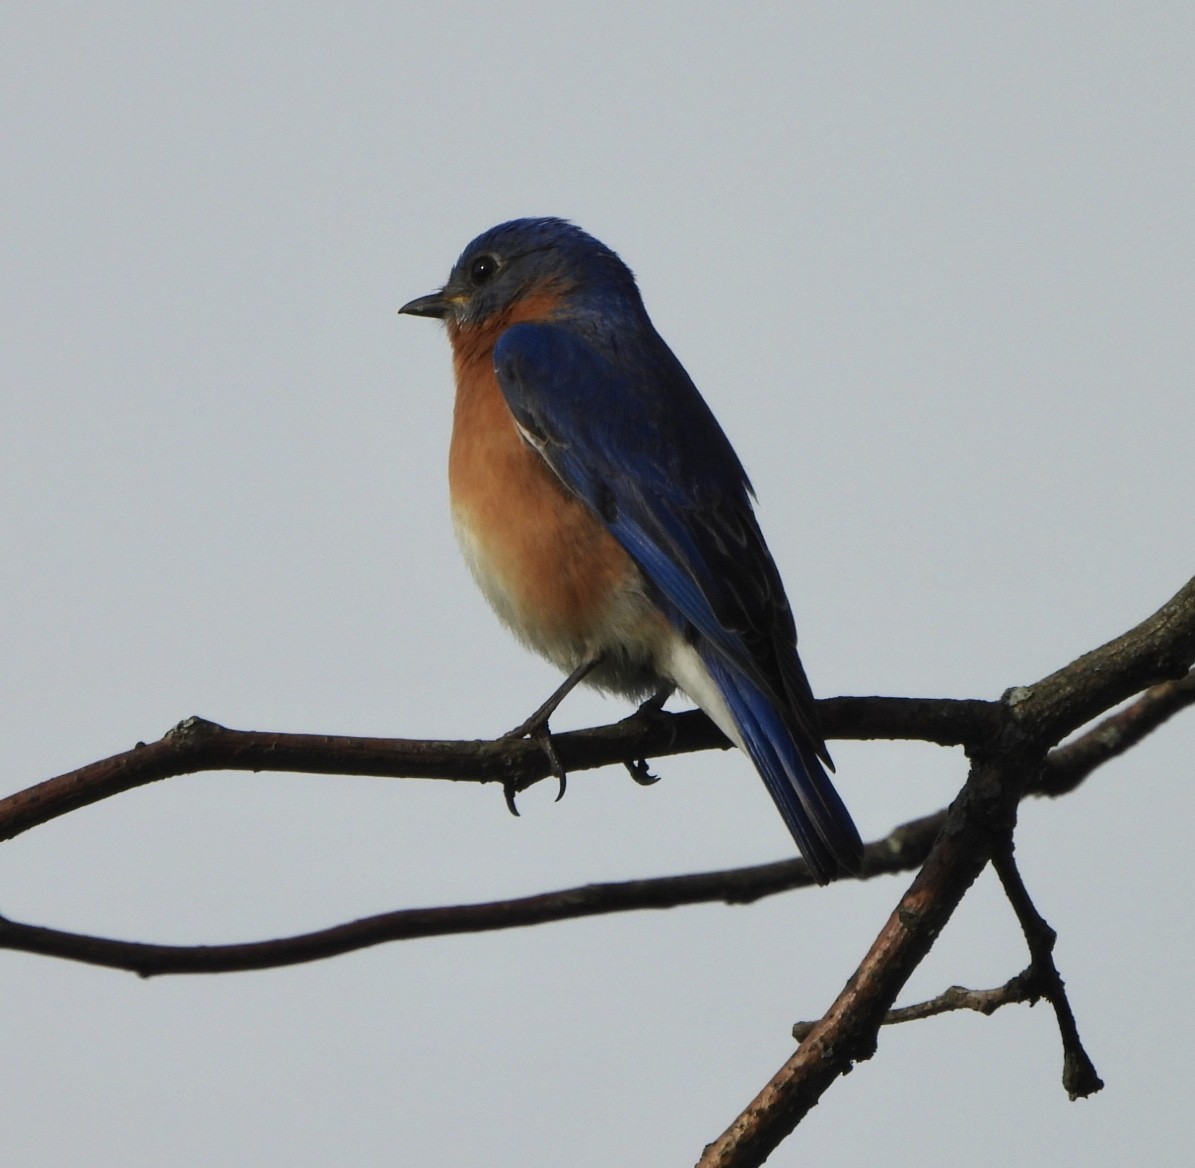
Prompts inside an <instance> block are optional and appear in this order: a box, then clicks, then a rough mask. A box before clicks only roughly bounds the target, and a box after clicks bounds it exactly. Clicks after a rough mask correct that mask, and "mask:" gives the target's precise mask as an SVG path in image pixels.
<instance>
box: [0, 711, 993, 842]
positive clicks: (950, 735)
mask: <svg viewBox="0 0 1195 1168" xmlns="http://www.w3.org/2000/svg"><path fill="white" fill-rule="evenodd" d="M819 712H821V713H822V714H823V717H824V721H825V728H826V730H827V732H828V733H829V734H830V735H831V736H832V737H836V738H910V739H923V740H925V741H927V742H937V743H940V744H942V745H947V746H949V745H970V744H972V743H976V742H982V741H983V740H984V738H986V737H987V736H989V735H990V734H991V733H992V732H993V730H994V728H995V726H996V724H997V722H998V719H999V717H1000V703H999V702H981V701H957V700H952V699H949V698H881V697H865V698H834V699H831V700H830V701H826V702H821V703H819ZM553 739H554V742H555V747H556V750H557V752H558V753H559V755H560V759H561V761H562V762H563V764H564V766H565V768H566V769H567V770H569V771H583V770H590V769H593V768H595V767H603V766H609V765H610V764H612V763H625V762H628V761H634V760H636V759H641V758H663V757H665V756H668V755H675V754H686V753H690V752H692V751H698V750H711V749H715V748H720V749H726V748H728V747H729V745H730V744H729V742H727V740H726V738H725V736H724V735H723V734H722V732H721V731H720V730H718V729H717V728H716V727H715V726H714V724H713V723H712V722H711V721H710V720H709V719H708V718H707V717H706V716H705V715H704V714H703V713H701V712H700V711H697V710H690V711H688V712H686V713H681V714H663V713H659V714H653V715H652V716H651V717H635V716H632V717H630V718H626V719H624V720H623V721H621V722H615V723H613V724H612V725H609V726H599V727H595V728H593V729H591V730H575V731H572V732H570V733H565V734H556V735H553ZM213 770H232V771H288V772H300V773H304V774H337V775H373V776H376V777H381V778H419V779H447V780H450V781H453V782H469V783H500V784H502V786H503V787H504V788H507V789H511V790H514V791H522V790H525V789H526V788H527V787H530V786H531V785H532V784H533V783H537V782H539V781H540V780H541V779H543V778H545V777H547V776H548V775H549V774H550V773H551V767H550V764H549V760H548V758H547V756H546V755H545V753H544V751H543V748H542V747H541V746H539V745H537V744H536V743H534V742H532V741H530V740H528V739H521V740H520V739H514V740H512V739H505V738H500V739H497V740H496V741H493V742H485V741H475V742H438V741H433V740H419V739H410V738H354V737H347V736H342V735H333V734H275V733H269V732H263V731H257V730H230V729H227V728H226V727H224V726H218V725H217V724H216V723H215V722H208V721H206V720H205V719H203V718H195V717H192V718H187V719H186V720H185V721H182V722H180V723H179V724H178V725H177V726H175V727H174V729H172V730H169V731H167V733H166V734H165V735H164V736H163V737H162V738H160V739H159V740H158V741H157V742H153V743H150V744H149V745H146V744H145V743H138V744H137V746H135V747H134V748H133V749H132V750H129V751H125V752H124V753H123V754H116V755H113V756H112V757H111V758H105V759H101V760H100V761H99V762H93V763H90V764H88V765H87V766H84V767H80V768H79V769H78V770H75V771H70V772H68V773H67V774H64V775H59V776H57V777H56V778H53V779H47V780H46V781H45V782H42V783H38V784H36V785H35V786H32V787H29V788H27V789H26V790H24V791H18V792H16V793H15V794H13V795H9V796H8V797H7V798H4V799H0V840H5V839H11V838H12V837H13V836H16V835H19V834H20V833H21V832H24V831H28V830H29V829H30V828H31V827H36V826H38V825H39V824H42V823H46V822H48V821H49V820H51V819H55V818H57V817H58V816H60V815H66V814H67V813H68V812H71V811H77V810H78V809H79V808H80V807H87V806H89V805H90V804H92V803H98V802H99V801H100V800H102V799H107V798H110V797H111V796H113V795H117V794H120V793H121V792H122V791H130V790H132V789H133V788H135V787H142V786H146V785H147V784H149V783H155V782H158V781H159V780H161V779H166V778H171V777H174V776H176V775H187V774H194V773H195V772H197V771H213Z"/></svg>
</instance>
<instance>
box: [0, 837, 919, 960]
mask: <svg viewBox="0 0 1195 1168" xmlns="http://www.w3.org/2000/svg"><path fill="white" fill-rule="evenodd" d="M942 821H943V816H942V814H938V815H931V816H928V817H926V818H925V819H918V820H913V821H912V822H910V823H906V824H903V825H902V826H900V827H898V828H896V829H895V830H894V831H892V832H891V833H889V835H888V836H886V837H885V838H884V839H881V840H877V841H876V842H875V843H873V844H871V845H869V846H868V848H867V851H866V854H865V859H864V865H865V867H864V872H863V877H864V878H870V877H873V876H883V875H887V874H889V873H892V872H899V871H902V870H906V869H908V868H910V867H915V866H916V865H917V864H918V863H920V861H921V859H922V858H924V856H925V855H926V853H928V851H929V848H930V845H931V843H932V842H933V840H934V837H935V836H936V835H937V834H938V830H939V829H940V827H941V825H942ZM813 884H814V881H813V878H812V877H811V876H810V874H809V868H808V867H807V866H806V864H805V861H804V860H801V859H792V860H783V861H780V862H778V863H774V864H758V865H755V866H753V867H749V868H729V869H726V870H723V871H718V872H699V873H694V874H691V875H684V876H658V877H654V878H651V879H644V880H624V881H618V882H611V883H603V884H587V885H583V886H580V887H577V888H564V889H560V890H559V891H556V892H546V893H541V894H538V895H535V896H523V897H516V898H513V899H510V900H498V901H490V902H487V903H481V904H462V905H451V906H448V907H443V908H413V909H400V910H398V911H396V912H388V913H381V914H379V915H377V916H372V917H364V918H362V919H361V920H357V921H349V922H347V923H346V924H341V925H336V926H334V927H332V928H328V929H319V930H316V931H314V932H311V933H302V934H300V935H298V936H293V937H280V938H277V939H273V940H268V941H252V942H248V943H245V944H234V945H152V944H145V943H142V942H135V941H117V940H113V939H111V938H107V937H95V936H90V935H87V934H84V933H71V932H66V931H64V930H60V929H48V928H44V927H42V926H40V925H28V924H23V923H21V922H19V921H13V920H9V919H7V918H4V917H0V949H13V950H17V951H20V952H24V953H37V954H41V955H42V956H45V957H61V958H65V959H67V960H70V961H81V962H85V963H86V964H89V965H101V966H106V967H107V968H109V969H125V970H128V971H130V972H132V973H136V974H139V975H140V976H141V977H153V976H156V975H159V974H180V973H232V972H237V971H244V970H250V969H274V968H277V967H279V966H283V965H297V964H300V963H302V962H307V961H320V960H323V959H324V958H328V957H337V956H339V955H340V954H342V953H349V952H352V951H353V950H356V949H367V948H369V947H371V946H373V945H381V944H385V943H386V942H389V941H409V940H413V939H415V938H418V937H443V936H449V935H452V934H455V933H479V932H490V931H494V930H498V929H516V928H524V927H526V926H528V925H541V924H546V923H548V922H551V921H563V920H572V919H575V918H577V917H589V916H600V915H604V914H606V913H617V912H632V911H639V910H642V909H666V908H676V907H679V906H680V905H687V904H705V903H710V902H716V901H722V902H723V903H726V904H749V903H751V902H753V901H756V900H759V899H761V898H763V897H765V896H775V895H776V894H778V893H781V892H788V891H790V890H791V889H794V888H805V887H810V886H813Z"/></svg>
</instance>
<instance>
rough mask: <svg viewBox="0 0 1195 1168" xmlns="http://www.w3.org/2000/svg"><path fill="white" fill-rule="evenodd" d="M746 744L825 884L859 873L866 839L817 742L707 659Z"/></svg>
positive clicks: (726, 669) (748, 683)
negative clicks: (840, 794) (824, 763)
mask: <svg viewBox="0 0 1195 1168" xmlns="http://www.w3.org/2000/svg"><path fill="white" fill-rule="evenodd" d="M706 667H707V668H708V669H709V671H710V674H711V675H712V677H713V679H714V682H715V684H716V685H717V687H718V689H719V690H720V691H721V693H722V696H723V697H724V698H725V700H726V705H727V707H728V708H729V710H730V713H731V716H732V717H733V719H734V722H735V725H736V726H737V727H738V729H739V732H740V734H741V736H742V740H743V746H744V747H745V748H746V751H747V754H748V755H749V756H750V758H751V761H752V762H753V763H754V764H755V767H756V769H757V770H758V771H759V773H760V776H761V777H762V778H763V781H764V785H765V786H766V787H767V789H768V793H769V794H770V795H771V796H772V800H773V801H774V802H775V804H776V807H777V809H778V810H779V812H780V815H781V817H782V818H783V819H784V822H785V823H786V824H787V826H788V830H789V831H790V832H792V836H793V839H794V840H796V843H797V847H799V848H800V849H801V855H802V856H804V857H805V862H806V863H807V864H808V865H809V868H810V870H811V871H812V872H813V875H814V878H815V879H816V880H817V881H818V883H819V884H825V883H826V882H827V881H828V880H830V879H832V878H833V877H835V876H837V875H839V874H840V873H844V872H848V873H849V872H858V871H859V869H860V867H861V866H862V862H863V841H862V840H861V839H860V838H859V832H858V830H857V829H856V827H855V824H854V822H853V821H852V819H851V816H850V812H849V811H847V809H846V806H845V805H844V804H843V802H842V800H841V799H840V798H839V797H838V792H837V791H835V790H834V787H833V784H832V783H831V782H830V778H829V776H828V775H827V774H826V771H825V769H824V767H823V766H822V764H821V762H820V761H819V760H818V757H817V753H816V751H815V750H814V748H813V745H812V744H811V743H808V742H805V741H803V736H802V735H800V734H799V733H798V732H795V731H794V730H793V728H792V727H791V726H790V725H789V724H788V723H787V722H786V720H785V718H784V717H783V716H782V714H781V713H780V711H778V710H777V709H776V707H775V705H774V704H773V703H772V701H771V700H770V699H769V698H768V697H767V696H766V695H764V694H763V693H761V692H760V690H759V689H758V687H756V686H755V685H754V684H753V683H752V682H751V681H749V680H748V679H747V678H745V677H743V676H742V674H740V673H739V672H738V671H737V670H735V669H734V668H733V667H731V666H728V665H726V664H725V663H724V662H722V661H720V660H718V659H716V658H714V659H708V658H707V660H706Z"/></svg>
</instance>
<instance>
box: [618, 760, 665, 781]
mask: <svg viewBox="0 0 1195 1168" xmlns="http://www.w3.org/2000/svg"><path fill="white" fill-rule="evenodd" d="M622 765H623V766H624V767H626V768H627V771H628V772H629V773H630V776H631V778H632V779H634V780H635V782H637V783H638V784H639V786H641V787H650V786H652V785H653V784H654V783H658V782H659V781H660V776H659V775H653V774H652V773H651V771H649V770H648V769H647V759H645V758H637V759H632V760H631V761H629V762H624V763H623V764H622Z"/></svg>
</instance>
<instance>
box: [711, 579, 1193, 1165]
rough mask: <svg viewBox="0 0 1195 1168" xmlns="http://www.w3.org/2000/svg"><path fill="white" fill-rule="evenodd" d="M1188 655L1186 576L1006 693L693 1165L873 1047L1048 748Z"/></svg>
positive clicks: (751, 1159) (739, 1142) (726, 1151)
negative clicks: (858, 958) (1135, 618)
mask: <svg viewBox="0 0 1195 1168" xmlns="http://www.w3.org/2000/svg"><path fill="white" fill-rule="evenodd" d="M1193 662H1195V579H1193V580H1191V581H1189V582H1188V583H1187V584H1186V585H1185V586H1184V588H1182V589H1181V590H1180V591H1179V592H1178V593H1177V594H1176V595H1175V596H1174V597H1173V598H1172V599H1171V600H1170V601H1168V602H1167V603H1166V604H1165V605H1163V606H1162V608H1161V609H1159V610H1158V611H1157V612H1156V613H1154V615H1153V616H1151V617H1149V618H1148V619H1147V620H1145V621H1142V622H1141V623H1140V624H1139V625H1137V626H1136V628H1134V629H1132V630H1130V631H1129V632H1127V633H1125V634H1124V635H1123V636H1120V637H1117V638H1116V639H1115V640H1114V641H1110V642H1108V644H1106V645H1104V646H1102V647H1101V648H1099V649H1096V650H1094V651H1093V652H1091V653H1087V654H1085V655H1084V656H1083V657H1080V658H1079V659H1078V661H1076V662H1074V663H1073V664H1072V665H1069V666H1067V667H1066V668H1065V669H1062V670H1059V671H1058V672H1056V673H1054V674H1051V675H1050V676H1049V677H1046V678H1044V679H1042V680H1041V681H1040V682H1038V683H1036V684H1035V685H1033V686H1029V687H1021V688H1018V689H1014V690H1010V691H1009V692H1008V693H1007V694H1006V695H1005V703H1006V705H1007V709H1008V717H1007V719H1006V721H1005V724H1004V727H1003V728H1002V730H1001V732H1000V734H999V735H998V736H997V737H996V738H995V740H994V741H992V742H991V743H989V744H988V745H986V746H985V747H984V748H983V750H982V751H976V752H974V761H973V764H972V767H971V773H970V775H969V776H968V778H967V782H966V784H965V785H964V787H963V789H962V791H961V792H960V794H959V797H958V798H957V799H956V800H955V801H954V803H953V804H952V805H951V807H950V809H949V811H948V813H947V817H946V823H945V826H944V827H943V830H942V832H941V834H940V835H939V836H938V839H937V841H936V842H935V844H934V846H933V848H932V849H931V851H930V854H929V856H928V858H927V859H926V862H925V864H924V866H923V867H922V869H921V871H920V872H919V873H918V874H917V876H916V878H915V879H914V880H913V883H912V885H910V887H909V889H908V891H907V892H906V893H905V894H904V896H903V897H902V898H901V900H900V903H899V904H898V905H897V907H896V909H895V911H894V912H893V913H892V915H891V916H890V917H889V918H888V920H887V922H886V923H885V925H884V927H883V929H881V931H880V934H879V936H878V937H877V938H876V940H875V941H874V943H873V944H872V946H871V949H870V950H869V951H868V953H867V955H866V956H865V957H864V959H863V961H862V963H861V964H860V966H859V968H858V969H857V970H856V971H855V973H854V974H853V975H852V977H851V978H850V980H849V981H848V982H847V984H846V986H845V988H844V989H843V990H842V992H841V993H840V994H839V996H838V998H837V999H836V1000H835V1002H834V1003H833V1005H832V1006H831V1007H830V1009H829V1010H828V1011H827V1012H826V1014H825V1015H824V1016H823V1017H822V1019H821V1020H820V1021H819V1022H818V1023H817V1024H816V1025H815V1026H814V1027H813V1029H812V1030H811V1031H810V1032H809V1034H808V1036H807V1037H806V1039H805V1041H804V1042H802V1043H801V1045H800V1047H798V1049H797V1051H796V1052H795V1053H794V1054H793V1055H792V1057H791V1058H789V1059H788V1060H787V1062H785V1064H784V1065H783V1066H782V1067H781V1068H780V1070H779V1071H777V1072H776V1074H775V1075H774V1076H773V1077H772V1079H771V1080H770V1081H769V1082H768V1083H767V1085H766V1086H765V1087H764V1088H763V1090H762V1091H760V1093H759V1094H758V1095H757V1096H756V1097H755V1099H753V1100H752V1101H751V1103H750V1104H748V1106H747V1107H746V1108H745V1109H744V1110H743V1111H742V1112H741V1113H740V1115H739V1116H738V1117H737V1118H736V1119H735V1120H734V1122H733V1123H732V1124H731V1125H730V1127H728V1128H727V1129H726V1131H725V1132H723V1133H722V1135H721V1136H719V1137H718V1138H717V1139H716V1140H715V1141H714V1142H713V1143H711V1144H709V1145H708V1146H707V1147H706V1149H705V1152H704V1154H703V1155H702V1157H701V1159H700V1161H699V1162H698V1168H749V1166H751V1168H754V1166H757V1165H759V1164H762V1163H763V1161H764V1160H765V1159H766V1158H767V1156H768V1155H769V1154H770V1153H771V1152H772V1151H773V1150H774V1149H775V1148H776V1147H777V1146H778V1145H779V1144H780V1142H781V1141H782V1140H783V1139H784V1138H785V1137H786V1136H787V1135H788V1134H789V1133H790V1132H791V1131H792V1130H793V1128H794V1127H795V1126H796V1125H797V1124H798V1123H799V1122H800V1121H801V1119H802V1118H804V1116H805V1115H806V1114H807V1112H808V1111H809V1109H810V1108H811V1107H813V1106H815V1105H816V1104H817V1102H818V1100H819V1099H820V1098H821V1096H822V1095H823V1094H824V1092H825V1091H826V1090H827V1089H828V1088H829V1087H830V1085H831V1084H832V1083H833V1082H834V1081H835V1079H837V1078H838V1076H839V1075H842V1074H845V1073H846V1072H848V1071H849V1070H851V1068H852V1067H853V1066H854V1064H855V1062H856V1061H859V1060H862V1059H867V1058H870V1057H871V1055H872V1054H873V1053H874V1052H875V1049H876V1043H877V1039H878V1033H879V1029H880V1027H881V1026H882V1025H883V1021H884V1018H885V1016H886V1015H887V1013H888V1011H889V1010H890V1009H891V1008H892V1005H893V1003H894V1002H895V1000H896V996H897V994H898V993H899V992H900V990H901V989H902V988H903V986H904V985H905V983H906V982H907V981H908V978H909V976H910V975H911V974H912V972H913V970H914V969H915V968H916V967H917V965H918V964H919V963H920V962H921V960H922V958H924V956H925V955H926V954H927V953H928V952H929V950H930V948H931V947H932V945H933V943H934V941H935V940H936V939H937V937H938V935H939V933H940V932H941V931H942V929H943V928H944V927H945V926H946V923H947V922H948V921H949V919H950V917H951V915H952V914H953V912H954V910H955V908H956V907H957V906H958V904H959V902H960V901H961V900H962V897H963V895H964V894H965V893H966V891H967V889H968V888H970V886H971V884H972V883H973V882H974V880H975V878H976V877H977V876H978V875H979V873H980V872H981V871H982V869H983V868H984V867H985V866H986V864H987V862H988V860H989V859H990V858H991V856H992V855H993V853H994V852H995V850H996V849H997V848H999V847H1001V846H1004V844H1005V841H1007V840H1009V839H1011V836H1012V831H1013V828H1014V826H1015V820H1016V807H1017V803H1018V802H1019V800H1020V798H1021V797H1022V795H1023V794H1024V792H1025V791H1026V789H1027V788H1028V787H1029V786H1030V785H1031V784H1032V783H1033V782H1034V781H1035V780H1036V779H1037V776H1038V774H1039V773H1040V771H1041V769H1042V767H1043V765H1044V760H1045V756H1046V752H1047V750H1048V749H1049V747H1050V746H1052V745H1054V744H1055V743H1056V742H1057V741H1058V739H1059V738H1061V737H1062V736H1063V735H1065V734H1067V733H1069V732H1070V731H1072V730H1074V729H1076V728H1077V727H1078V726H1080V725H1082V724H1083V723H1084V722H1087V721H1090V720H1091V719H1092V718H1093V717H1096V716H1097V715H1098V714H1099V713H1100V712H1101V711H1102V710H1106V709H1109V708H1110V707H1111V706H1113V705H1115V704H1116V703H1118V702H1120V701H1123V700H1124V699H1125V698H1126V697H1130V696H1132V694H1134V693H1136V692H1138V691H1139V690H1141V689H1142V688H1144V687H1145V686H1148V685H1151V684H1153V683H1155V682H1158V681H1161V680H1166V679H1170V678H1175V677H1181V676H1182V675H1183V674H1185V673H1186V672H1187V671H1188V670H1189V669H1190V668H1191V665H1192V663H1193Z"/></svg>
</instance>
